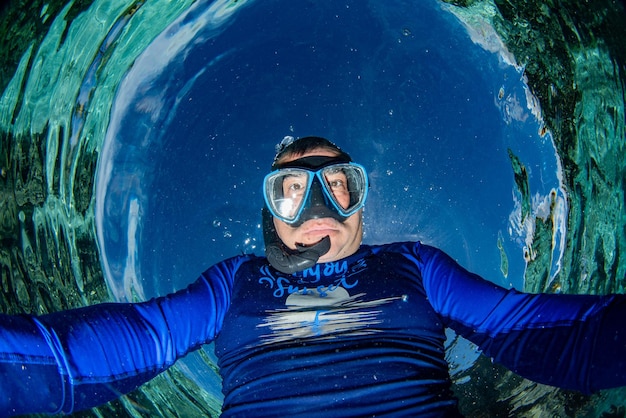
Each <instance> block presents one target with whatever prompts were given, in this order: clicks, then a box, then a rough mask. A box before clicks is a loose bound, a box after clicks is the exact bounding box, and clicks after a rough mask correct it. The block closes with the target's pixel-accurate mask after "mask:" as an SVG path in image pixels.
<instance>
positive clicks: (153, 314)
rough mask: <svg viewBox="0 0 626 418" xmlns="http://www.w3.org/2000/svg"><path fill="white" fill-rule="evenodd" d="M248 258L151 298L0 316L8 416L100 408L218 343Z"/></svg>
mask: <svg viewBox="0 0 626 418" xmlns="http://www.w3.org/2000/svg"><path fill="white" fill-rule="evenodd" d="M243 261H245V257H237V258H233V259H230V260H227V261H225V262H222V263H219V264H217V265H215V266H213V267H211V268H210V269H208V270H207V271H206V272H204V273H203V274H202V275H201V276H200V277H199V278H198V280H197V281H196V282H194V283H193V284H191V285H190V286H189V287H187V288H186V289H184V290H181V291H179V292H176V293H173V294H171V295H168V296H165V297H160V298H156V299H151V300H149V301H147V302H142V303H108V304H100V305H93V306H88V307H84V308H79V309H74V310H68V311H62V312H57V313H52V314H49V315H44V316H40V317H34V316H8V315H2V316H0V415H3V416H5V415H21V414H27V413H40V412H44V413H71V412H72V411H77V410H81V409H86V408H91V407H94V406H97V405H99V404H102V403H105V402H108V401H110V400H112V399H115V398H117V397H119V396H120V395H122V394H124V393H127V392H129V391H131V390H133V389H135V388H137V387H138V386H140V385H141V384H143V383H145V382H146V381H148V380H150V379H151V378H152V377H154V376H156V375H157V374H159V373H160V372H162V371H164V370H165V369H167V368H168V367H170V366H171V365H172V364H173V363H174V362H175V361H176V360H177V359H179V358H181V357H182V356H184V355H185V354H187V353H188V352H190V351H192V350H195V349H197V348H199V347H200V346H201V345H202V344H205V343H208V342H210V341H212V340H213V338H214V337H215V336H216V335H217V333H218V332H219V331H220V329H221V326H222V321H223V318H224V315H225V314H226V311H227V309H228V307H229V305H230V298H231V292H232V284H233V277H234V274H235V272H236V270H237V269H238V267H239V266H240V265H241V263H242V262H243ZM33 393H37V396H32V394H33Z"/></svg>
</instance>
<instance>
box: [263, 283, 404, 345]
mask: <svg viewBox="0 0 626 418" xmlns="http://www.w3.org/2000/svg"><path fill="white" fill-rule="evenodd" d="M363 296H365V293H359V294H357V295H354V296H350V294H349V293H348V291H347V290H346V289H345V288H343V287H341V286H337V287H335V288H334V289H333V290H332V291H328V292H326V295H325V296H322V295H320V294H319V293H317V292H309V293H293V294H291V295H289V297H288V298H287V301H286V305H287V307H286V308H285V309H276V310H271V311H267V313H268V316H267V317H266V318H265V319H264V321H263V323H262V324H259V325H258V327H259V328H262V327H268V328H269V330H270V331H271V333H269V334H265V335H262V336H261V339H262V340H264V341H263V344H264V345H267V344H276V343H282V342H287V341H292V340H296V339H313V340H320V339H331V338H333V336H335V335H353V336H362V335H371V334H375V333H376V332H378V331H377V330H376V328H375V327H374V326H375V325H376V324H379V323H381V322H382V321H381V320H380V319H378V317H379V314H380V312H381V311H380V310H376V309H371V308H375V307H377V306H381V305H383V304H386V303H390V302H392V301H394V300H399V299H401V298H402V297H391V298H385V299H378V300H373V301H363V300H360V299H361V298H362V297H363Z"/></svg>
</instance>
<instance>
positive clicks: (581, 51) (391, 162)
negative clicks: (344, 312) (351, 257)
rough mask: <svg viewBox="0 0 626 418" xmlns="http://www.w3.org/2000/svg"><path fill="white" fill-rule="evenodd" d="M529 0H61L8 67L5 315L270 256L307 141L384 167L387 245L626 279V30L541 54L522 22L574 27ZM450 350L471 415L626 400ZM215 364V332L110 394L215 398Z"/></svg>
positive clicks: (523, 278)
mask: <svg viewBox="0 0 626 418" xmlns="http://www.w3.org/2000/svg"><path fill="white" fill-rule="evenodd" d="M81 7H82V9H80V8H81ZM525 7H531V6H524V7H521V6H520V8H519V10H517V11H516V12H517V13H519V14H518V15H515V18H514V19H512V18H510V16H509V15H508V12H509V11H508V10H507V9H506V8H505V6H504V5H501V6H500V8H499V9H498V8H496V7H495V6H494V5H492V4H491V3H490V2H476V4H474V6H472V7H470V8H460V7H456V6H450V5H447V4H444V3H441V2H438V1H434V0H432V1H431V0H429V1H423V2H419V3H417V4H415V2H408V1H393V2H387V3H385V4H384V5H382V4H377V3H376V2H361V1H353V2H329V4H317V3H306V4H295V3H293V2H286V1H267V2H263V3H261V2H254V1H216V2H203V1H199V2H193V3H192V2H176V3H175V5H172V4H170V3H167V5H166V4H165V3H159V2H146V3H144V2H122V1H119V2H98V1H94V2H93V3H91V4H90V5H82V6H81V5H78V4H73V3H68V4H67V5H65V6H63V5H54V4H50V5H47V6H43V5H41V8H40V9H39V10H38V11H37V13H35V14H31V16H30V18H31V19H33V20H34V21H37V22H39V25H40V26H38V27H40V28H42V27H43V28H42V29H41V37H40V38H39V39H40V41H38V38H37V33H35V34H33V37H32V39H29V40H26V41H24V43H23V45H21V53H20V54H18V55H19V56H20V59H19V60H15V65H13V66H11V65H10V63H9V62H8V61H7V62H6V63H5V66H4V72H5V73H6V74H9V76H6V77H5V79H6V80H7V82H6V86H5V87H4V93H3V95H2V98H1V99H0V109H2V112H0V123H1V126H2V130H3V132H4V134H3V143H2V147H3V151H5V152H4V155H5V156H10V157H11V158H6V161H5V162H4V163H3V172H2V178H3V183H4V184H3V191H4V192H3V193H4V194H3V196H6V197H3V200H2V207H3V213H4V215H3V221H2V223H1V224H2V238H3V241H2V242H3V244H2V245H3V246H2V254H1V256H2V263H3V264H2V265H3V266H4V267H3V271H5V272H7V273H3V282H4V283H3V289H5V291H4V298H5V299H4V300H3V307H6V308H5V309H4V311H9V312H19V311H31V312H46V311H49V310H56V309H62V308H65V307H69V306H79V305H82V304H89V303H94V302H98V301H102V300H108V299H113V300H118V301H125V300H142V299H145V298H149V297H151V296H154V295H159V294H165V293H168V292H170V291H173V290H176V289H180V288H182V287H184V286H185V285H187V284H189V283H190V282H192V281H193V280H194V279H195V278H196V276H197V275H198V274H199V273H200V272H201V271H202V270H204V269H205V268H206V267H207V266H209V265H210V264H211V263H213V262H215V261H218V260H221V259H223V258H224V257H228V256H232V255H235V254H238V253H240V252H242V251H243V252H257V253H261V252H262V242H261V231H260V216H259V215H260V207H261V204H262V201H261V197H260V180H261V179H262V176H263V175H264V174H265V173H266V172H267V170H268V168H269V165H270V161H271V158H272V156H273V152H274V150H273V147H274V145H275V144H276V143H277V142H278V141H279V140H280V139H281V138H282V137H283V136H285V135H294V136H305V135H323V136H327V137H329V138H332V139H334V140H335V141H337V142H338V143H339V144H340V145H341V146H342V147H344V148H345V149H346V150H348V151H349V152H350V153H351V154H352V156H353V157H354V158H355V159H356V160H357V161H359V162H360V163H362V164H363V165H365V166H366V167H367V169H368V171H369V173H370V176H371V182H372V192H371V194H370V200H369V201H368V204H367V208H366V211H365V241H366V242H367V243H379V242H390V241H399V240H417V239H419V240H422V241H425V242H427V243H430V244H433V245H436V246H439V247H441V248H443V249H444V250H446V251H447V252H448V253H450V254H451V255H453V256H454V257H455V258H456V259H457V260H459V261H460V262H461V264H463V265H464V266H466V267H467V268H469V269H470V270H472V271H475V272H477V273H480V274H481V275H483V276H484V277H486V278H487V279H489V280H492V281H494V282H495V283H498V284H500V285H503V286H506V287H516V288H518V289H526V290H532V291H569V292H599V293H601V292H604V291H623V280H624V279H623V278H624V271H625V270H626V266H625V265H624V264H625V263H624V261H623V260H622V259H621V258H620V257H621V254H622V252H620V251H621V250H623V249H624V245H625V243H624V241H625V239H624V228H623V225H624V224H625V223H624V217H625V215H624V208H623V205H622V204H620V196H621V197H622V201H623V183H622V182H623V178H624V177H623V173H624V164H623V159H620V158H619V155H623V143H624V100H623V98H624V89H623V81H622V80H623V61H619V59H620V57H622V58H623V56H624V53H623V51H622V50H619V49H615V48H616V47H615V42H612V41H611V40H612V39H614V38H613V37H619V34H618V33H598V34H596V36H597V38H598V39H600V40H601V41H602V42H598V41H596V42H595V43H591V42H590V43H589V47H588V48H581V47H580V45H579V44H577V45H578V47H576V48H573V47H572V48H563V49H564V51H565V52H566V53H569V54H570V55H569V56H568V57H567V59H565V58H562V57H558V56H556V54H546V55H547V56H539V55H538V51H537V50H535V49H533V48H538V49H541V47H537V46H536V45H537V42H538V41H537V42H535V43H533V45H532V46H526V47H527V48H528V49H527V50H526V51H522V50H521V49H520V48H522V47H523V46H524V45H521V46H520V44H519V43H516V42H515V39H518V38H519V37H518V38H515V36H513V35H514V34H516V33H519V31H520V30H524V31H525V32H523V33H524V37H523V38H521V39H531V38H532V37H533V36H543V38H541V41H542V42H543V44H539V45H544V48H545V49H544V50H543V51H541V52H546V50H549V49H550V45H554V44H559V42H561V41H562V39H561V38H559V33H558V32H554V31H553V29H554V28H552V27H549V28H548V29H550V30H548V29H546V28H545V27H543V26H541V25H538V24H535V26H537V27H539V28H540V29H539V31H538V32H531V31H530V29H528V26H524V20H523V17H524V16H525V14H528V11H527V10H526V9H525ZM572 7H574V6H572ZM574 8H575V7H574ZM592 11H593V13H595V15H598V12H597V11H595V10H590V11H589V13H591V12H592ZM543 12H545V10H543ZM5 13H9V12H5ZM559 13H561V15H562V16H565V15H566V12H563V11H561V12H559ZM610 13H616V12H605V16H609V17H610V16H611V14H610ZM18 14H19V13H18ZM600 16H602V14H600ZM579 18H581V22H582V23H580V27H578V29H579V37H583V38H584V37H585V36H588V35H586V34H585V33H584V32H583V30H582V28H583V23H585V22H586V21H585V20H584V18H582V17H580V16H579ZM538 19H539V20H540V22H543V20H541V16H540V17H539V18H538ZM605 20H606V22H608V23H606V25H605V26H610V25H609V23H610V21H611V19H609V18H608V17H607V18H606V19H605ZM562 21H563V28H561V30H562V31H564V32H566V33H570V32H571V31H570V29H569V28H570V27H569V26H567V25H573V23H572V22H571V21H568V20H567V19H562ZM526 25H527V24H526ZM610 27H611V28H612V26H610ZM524 28H526V29H524ZM601 28H603V26H601ZM542 30H543V32H542ZM7 33H9V32H8V31H7ZM509 35H511V38H509V37H508V36H509ZM5 36H6V34H5ZM26 39H28V38H26ZM594 39H595V38H594ZM521 43H522V44H523V43H524V42H521ZM580 43H582V42H580ZM620 51H621V52H620ZM522 52H525V53H524V54H522ZM533 53H534V54H536V55H532V54H533ZM528 54H530V55H528ZM620 54H622V55H620ZM550 57H552V58H551V59H553V60H554V61H549V60H548V62H547V63H544V65H549V66H551V67H550V69H551V70H554V68H556V69H557V70H556V73H557V74H560V76H559V78H554V79H552V80H550V81H551V83H548V84H546V83H544V81H545V79H544V78H543V77H546V76H547V75H549V74H550V72H548V71H546V72H543V73H539V72H537V70H536V67H537V66H538V64H537V63H538V62H540V60H541V59H550ZM559 58H562V59H561V61H559V60H558V59H559ZM5 61H6V60H5ZM565 64H569V65H570V66H571V74H570V73H568V72H567V71H565V70H564V68H565V67H566V66H565ZM559 66H561V67H559ZM559 68H561V71H559ZM567 68H568V69H570V67H567ZM611 69H613V71H612V72H611ZM568 76H571V77H573V78H574V79H575V83H570V85H567V86H566V87H563V85H562V84H561V83H562V81H561V80H560V79H561V78H562V79H567V77H568ZM620 76H621V77H622V78H620ZM533 82H534V84H532V83H533ZM529 83H531V84H529ZM611 83H613V84H611ZM572 86H575V87H576V88H575V89H574V88H573V87H572ZM568 89H569V90H568ZM572 90H573V91H576V94H572ZM545 91H548V92H549V94H548V95H546V94H544V92H545ZM572 97H574V98H576V100H574V101H570V99H571V98H572ZM563 103H565V104H566V105H563ZM555 108H556V110H555ZM599 109H600V110H604V109H607V111H606V112H604V111H599ZM568 112H570V113H568ZM604 114H607V115H608V116H607V117H604V118H603V117H601V115H604ZM590 116H593V118H591V117H590ZM572 121H576V124H575V128H576V129H574V130H575V134H572V128H571V122H572ZM598 138H602V140H601V141H600V140H598ZM620 152H621V154H620ZM585 174H587V175H586V178H585ZM596 199H597V200H596ZM583 208H587V209H586V210H583ZM589 208H591V210H590V209H589ZM598 208H602V209H603V210H608V211H609V212H610V213H612V215H611V216H608V217H607V216H599V215H600V210H599V209H598ZM594 213H595V216H594ZM599 254H602V255H601V256H600V255H599ZM16 266H18V267H16ZM581 272H582V273H581ZM583 276H584V277H583ZM572 277H574V278H572ZM32 283H35V284H36V286H33V285H32ZM33 289H36V290H33ZM450 345H451V348H450V350H449V354H448V357H449V359H450V361H451V362H452V374H453V378H455V379H456V380H457V389H458V393H459V396H460V397H461V404H462V406H464V407H465V412H467V413H468V415H477V414H478V413H479V411H480V409H479V407H482V405H485V404H486V405H492V407H493V405H494V404H496V403H497V402H496V400H497V399H498V398H499V399H508V400H507V401H506V402H504V405H502V403H498V408H500V409H499V410H498V411H500V413H501V412H502V411H517V412H516V413H517V414H522V411H529V410H530V411H532V410H555V409H554V408H564V406H563V405H565V404H567V405H576V406H575V407H573V408H574V409H575V410H579V411H581V412H580V413H579V415H580V416H583V415H584V414H585V413H589V414H591V415H593V414H594V413H597V412H598V411H602V410H608V408H609V407H610V405H611V404H615V401H614V399H623V397H620V394H619V393H620V392H615V393H613V392H607V393H606V394H603V395H600V396H598V397H595V398H578V397H576V396H575V395H572V394H569V393H564V392H559V391H554V390H551V389H549V388H544V387H538V386H537V385H532V384H530V383H528V382H525V381H522V382H520V381H518V380H516V379H515V378H514V377H511V376H507V375H505V376H504V377H500V378H498V379H497V380H495V382H499V386H500V387H499V388H498V389H497V390H496V389H493V390H485V389H484V388H482V390H481V391H480V393H476V390H475V388H476V386H478V387H479V388H480V386H481V384H480V381H481V380H480V379H482V378H484V375H482V373H486V374H487V375H488V378H490V379H491V380H493V379H494V378H493V376H492V375H493V374H495V373H498V372H499V371H498V370H496V371H491V370H492V369H491V366H486V365H485V364H483V360H481V358H478V362H477V363H475V361H476V359H477V353H476V352H475V350H474V349H473V348H472V347H471V346H470V345H469V344H468V343H466V342H464V341H462V340H459V339H455V338H454V337H453V336H451V337H450ZM212 362H213V359H212V353H211V349H210V347H207V348H206V349H204V350H202V351H201V352H199V353H196V354H194V355H191V356H188V357H187V358H186V359H185V360H184V361H182V362H180V363H179V364H177V367H176V368H175V370H173V371H172V372H169V373H167V374H165V375H164V376H163V377H161V378H159V379H157V380H156V381H155V382H153V383H151V384H149V385H147V386H146V387H144V388H143V389H142V390H141V391H139V392H138V393H137V394H134V395H131V396H129V397H126V398H124V399H123V400H122V401H121V402H120V403H118V404H112V405H110V406H108V407H105V410H106V408H110V409H112V410H115V411H117V413H118V414H121V415H124V414H133V413H134V412H133V411H137V410H139V411H141V410H144V409H145V410H148V411H152V413H153V414H154V413H157V412H156V411H160V412H158V413H161V414H165V415H168V414H167V412H164V411H167V410H168V408H169V410H178V411H188V413H211V411H213V410H214V409H217V408H219V401H220V396H221V395H220V392H219V379H218V377H217V375H216V373H215V370H214V367H212ZM485 370H486V371H485ZM500 373H501V372H500ZM495 385H496V384H494V386H495ZM502 387H504V389H503V388H502ZM529 388H532V390H531V389H529ZM522 393H526V395H521V394H522ZM164 399H168V400H164ZM555 404H556V405H557V406H554V405H555ZM596 404H597V405H598V406H597V407H596V406H594V405H596ZM476 405H478V406H476ZM568 408H570V407H569V406H568ZM594 408H597V409H594ZM483 410H484V409H483ZM584 411H587V412H584ZM589 411H591V412H589ZM594 411H595V412H594ZM555 413H556V412H555ZM494 414H496V410H495V409H492V410H491V415H492V416H493V415H494Z"/></svg>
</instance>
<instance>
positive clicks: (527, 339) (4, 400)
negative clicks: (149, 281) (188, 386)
mask: <svg viewBox="0 0 626 418" xmlns="http://www.w3.org/2000/svg"><path fill="white" fill-rule="evenodd" d="M231 302H232V303H231ZM231 305H232V306H231ZM625 317H626V296H624V295H612V296H588V295H532V294H524V293H520V292H517V291H515V290H512V289H509V290H507V289H503V288H501V287H498V286H496V285H494V284H492V283H490V282H487V281H485V280H483V279H481V278H480V277H478V276H476V275H474V274H472V273H469V272H467V271H466V270H464V269H463V268H462V267H460V266H459V265H458V264H457V263H456V262H454V261H453V260H452V259H451V258H450V257H448V256H447V255H446V254H444V253H443V252H441V251H440V250H437V249H435V248H433V247H429V246H426V245H423V244H420V243H397V244H390V245H382V246H362V247H361V248H360V249H359V251H358V252H357V253H356V254H353V255H352V256H350V257H348V258H346V259H343V260H340V261H337V262H332V263H326V264H317V265H316V266H315V267H313V268H311V269H308V270H305V271H303V272H299V273H296V274H294V275H290V276H287V275H284V274H281V273H279V272H278V271H276V270H275V269H273V268H272V267H270V266H269V264H268V263H267V260H266V259H265V258H261V257H255V256H240V257H235V258H232V259H229V260H226V261H224V262H221V263H218V264H216V265H215V266H213V267H211V268H210V269H208V270H207V271H206V272H205V273H203V274H202V276H201V277H200V278H199V279H198V280H197V281H196V282H195V283H193V284H192V285H190V286H189V287H188V288H187V289H185V290H182V291H179V292H177V293H174V294H172V295H169V296H166V297H162V298H157V299H153V300H150V301H147V302H143V303H138V304H102V305H94V306H90V307H85V308H80V309H76V310H71V311H65V312H58V313H53V314H49V315H45V316H40V317H31V316H2V317H0V325H1V327H0V382H1V383H0V384H1V386H0V414H2V415H10V414H24V413H34V412H47V413H59V412H65V413H69V412H72V411H77V410H80V409H85V408H89V407H93V406H96V405H98V404H101V403H103V402H106V401H109V400H111V399H114V398H116V397H118V396H119V395H120V394H122V393H126V392H128V391H130V390H132V389H134V388H136V387H137V386H139V385H140V384H142V383H143V382H145V381H147V380H149V379H150V378H152V377H154V376H155V375H157V374H158V373H160V372H162V371H163V370H165V369H166V368H168V367H169V366H171V365H172V364H173V363H174V362H175V361H176V360H177V359H178V358H180V357H182V356H184V355H185V354H186V353H188V352H189V351H192V350H195V349H197V348H198V347H200V346H201V345H202V344H205V343H208V342H210V341H215V344H216V352H217V355H218V358H219V367H220V372H221V374H222V377H223V391H224V394H225V401H224V406H223V415H222V416H224V417H231V416H254V417H269V416H281V417H284V416H289V417H297V416H311V415H312V414H322V415H323V416H343V417H347V416H354V417H362V416H385V415H389V416H394V417H395V416H402V415H406V416H459V412H458V409H457V402H456V400H455V399H454V397H453V395H452V392H451V389H450V386H451V383H450V378H449V376H448V367H447V364H446V362H445V359H444V340H445V334H444V329H445V328H446V327H450V328H452V329H454V330H455V331H456V332H457V333H459V334H460V335H463V336H464V337H466V338H468V339H469V340H471V341H473V342H474V343H476V344H478V345H479V347H480V348H481V349H482V350H483V352H484V353H485V354H486V355H487V356H490V357H492V358H493V359H494V361H496V362H499V363H501V364H503V365H505V366H506V367H508V368H510V369H511V370H513V371H514V372H517V373H519V374H520V375H522V376H524V377H527V378H530V379H533V380H535V381H538V382H541V383H546V384H550V385H554V386H559V387H563V388H569V389H575V390H579V391H582V392H593V391H596V390H599V389H604V388H609V387H617V386H624V385H626V327H625V326H624V325H623V324H624V323H623V318H625ZM33 394H36V396H33Z"/></svg>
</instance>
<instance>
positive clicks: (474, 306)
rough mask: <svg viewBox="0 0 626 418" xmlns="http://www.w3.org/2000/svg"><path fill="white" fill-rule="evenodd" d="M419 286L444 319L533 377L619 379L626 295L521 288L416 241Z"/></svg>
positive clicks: (609, 382) (566, 383) (623, 379)
mask: <svg viewBox="0 0 626 418" xmlns="http://www.w3.org/2000/svg"><path fill="white" fill-rule="evenodd" d="M418 253H419V255H420V257H419V258H421V260H422V263H421V264H422V265H421V266H420V267H421V271H422V275H423V280H424V287H425V289H426V291H427V294H428V297H429V300H430V301H431V303H432V304H433V306H434V308H435V309H436V310H437V311H438V312H439V313H440V314H441V315H442V316H443V317H444V318H445V320H446V321H447V324H446V325H447V326H449V327H451V328H452V329H454V330H455V331H456V332H458V333H459V334H460V335H462V336H464V337H465V338H468V339H469V340H470V341H472V342H474V343H476V344H477V345H478V346H479V347H480V348H481V349H482V350H483V352H484V354H486V355H487V356H489V357H492V358H493V359H494V361H496V362H498V363H500V364H503V365H504V366H506V367H507V368H509V369H510V370H512V371H514V372H516V373H518V374H520V375H521V376H524V377H526V378H529V379H532V380H534V381H537V382H540V383H545V384H549V385H552V386H558V387H561V388H567V389H575V390H578V391H581V392H584V393H589V392H594V391H597V390H600V389H606V388H611V387H618V386H626V322H624V318H626V295H609V296H592V295H562V294H538V295H534V294H525V293H521V292H518V291H516V290H514V289H508V290H507V289H504V288H501V287H499V286H496V285H495V284H493V283H490V282H488V281H485V280H484V279H482V278H480V277H479V276H477V275H475V274H472V273H469V272H467V271H466V270H464V269H463V268H462V267H460V266H459V265H458V264H457V263H456V262H455V261H453V260H452V259H451V258H450V257H448V256H447V255H445V254H444V253H442V252H440V251H439V250H436V249H433V248H432V247H427V246H421V248H420V249H419V250H418Z"/></svg>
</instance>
